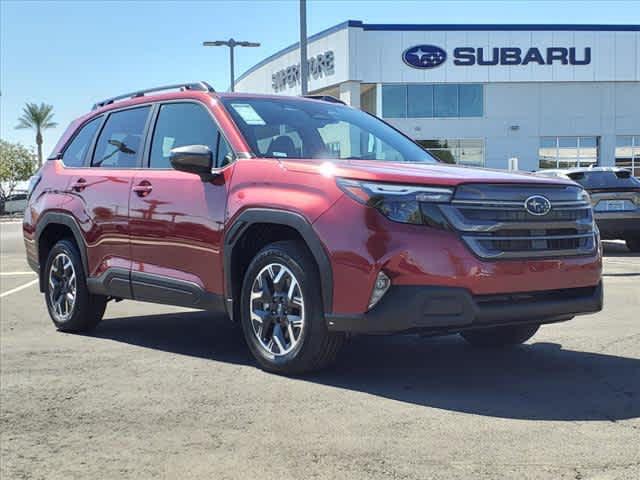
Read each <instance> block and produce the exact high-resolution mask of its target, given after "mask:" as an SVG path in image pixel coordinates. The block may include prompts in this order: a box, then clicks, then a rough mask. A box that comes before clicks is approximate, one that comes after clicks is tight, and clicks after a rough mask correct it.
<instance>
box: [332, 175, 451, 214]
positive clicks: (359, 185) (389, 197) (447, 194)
mask: <svg viewBox="0 0 640 480" xmlns="http://www.w3.org/2000/svg"><path fill="white" fill-rule="evenodd" d="M336 181H337V184H338V186H339V187H340V188H341V189H342V191H343V192H345V193H346V194H347V195H349V196H350V197H351V198H353V199H354V200H355V201H357V202H359V203H362V204H363V205H368V206H370V207H372V208H375V209H376V210H378V211H379V212H380V213H382V214H383V215H384V216H385V217H387V218H389V219H390V220H393V221H395V222H402V223H413V224H425V223H426V224H430V222H428V221H425V217H424V211H425V209H426V210H428V204H432V203H447V202H449V201H450V200H451V197H452V195H453V190H452V189H451V188H446V187H423V186H419V185H400V184H394V183H378V182H367V181H360V180H350V179H347V178H338V179H337V180H336Z"/></svg>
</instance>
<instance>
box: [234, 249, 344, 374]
mask: <svg viewBox="0 0 640 480" xmlns="http://www.w3.org/2000/svg"><path fill="white" fill-rule="evenodd" d="M320 292H321V289H320V281H319V274H318V269H317V267H316V265H315V262H314V261H313V259H312V258H311V256H310V254H309V252H308V251H307V249H306V248H305V247H304V245H302V244H300V243H299V242H295V241H282V242H276V243H272V244H270V245H267V246H266V247H264V248H263V249H262V250H261V251H260V252H259V253H258V254H257V255H256V256H255V257H254V259H253V260H252V261H251V264H250V265H249V267H248V269H247V271H246V273H245V275H244V280H243V283H242V293H241V296H240V302H241V306H240V311H241V322H242V330H243V332H244V337H245V339H246V341H247V345H248V346H249V349H250V351H251V353H252V354H253V356H254V357H255V358H256V360H257V361H258V363H259V365H260V367H261V368H262V369H264V370H266V371H268V372H273V373H279V374H284V375H297V374H301V373H305V372H310V371H313V370H319V369H321V368H324V367H326V366H327V365H329V364H330V363H332V362H333V361H334V360H335V358H336V357H337V354H338V352H339V350H340V348H341V347H342V345H343V343H344V340H345V336H344V334H342V333H333V332H329V331H328V330H327V326H326V324H325V320H324V311H323V307H322V297H321V294H320Z"/></svg>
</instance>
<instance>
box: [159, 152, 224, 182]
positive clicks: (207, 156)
mask: <svg viewBox="0 0 640 480" xmlns="http://www.w3.org/2000/svg"><path fill="white" fill-rule="evenodd" d="M169 161H170V162H171V166H172V167H173V168H174V169H176V170H179V171H181V172H187V173H194V174H196V175H199V176H200V178H201V179H202V180H203V181H208V180H211V179H212V178H214V177H216V176H217V172H216V171H215V170H213V153H211V150H210V149H209V147H207V146H206V145H186V146H184V147H176V148H173V149H171V154H170V156H169Z"/></svg>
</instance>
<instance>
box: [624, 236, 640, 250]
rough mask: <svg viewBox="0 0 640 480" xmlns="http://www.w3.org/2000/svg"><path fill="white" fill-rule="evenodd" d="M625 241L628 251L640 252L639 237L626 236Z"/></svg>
mask: <svg viewBox="0 0 640 480" xmlns="http://www.w3.org/2000/svg"><path fill="white" fill-rule="evenodd" d="M625 243H626V244H627V248H628V249H629V250H630V251H632V252H634V253H638V252H640V237H633V238H627V239H626V240H625Z"/></svg>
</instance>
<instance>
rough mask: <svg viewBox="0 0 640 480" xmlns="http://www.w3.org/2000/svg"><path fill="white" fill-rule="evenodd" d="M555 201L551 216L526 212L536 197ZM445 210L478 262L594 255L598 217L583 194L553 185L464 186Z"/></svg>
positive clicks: (574, 189)
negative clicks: (595, 221) (480, 260)
mask: <svg viewBox="0 0 640 480" xmlns="http://www.w3.org/2000/svg"><path fill="white" fill-rule="evenodd" d="M534 194H535V195H542V196H544V197H546V198H547V199H548V200H549V201H550V202H551V210H550V211H549V212H548V213H547V214H546V215H533V214H531V213H529V212H528V211H527V210H526V209H525V201H526V199H527V198H528V197H530V196H531V195H534ZM440 209H441V211H442V213H443V215H444V217H445V218H446V219H447V221H448V223H449V225H451V226H452V228H453V229H455V230H456V231H458V232H459V233H460V235H461V237H462V239H463V240H464V241H465V243H466V244H467V245H468V246H469V248H470V249H471V250H472V251H473V252H474V253H475V254H476V255H478V256H479V257H481V258H485V259H500V258H505V259H516V258H547V257H560V256H562V257H566V256H572V255H587V254H592V253H593V252H594V250H595V248H596V238H595V232H594V224H593V213H592V210H591V206H590V204H589V202H588V200H587V199H586V198H583V197H582V189H581V188H580V187H574V186H563V185H559V186H555V185H553V186H548V185H535V184H534V185H490V184H487V185H463V186H461V187H458V189H457V191H456V195H455V197H454V199H453V201H452V203H451V204H447V205H441V206H440Z"/></svg>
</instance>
